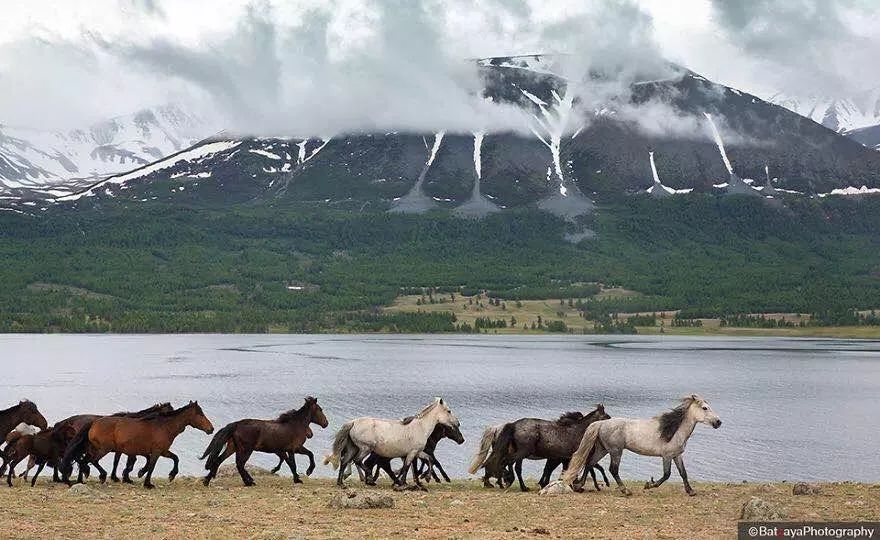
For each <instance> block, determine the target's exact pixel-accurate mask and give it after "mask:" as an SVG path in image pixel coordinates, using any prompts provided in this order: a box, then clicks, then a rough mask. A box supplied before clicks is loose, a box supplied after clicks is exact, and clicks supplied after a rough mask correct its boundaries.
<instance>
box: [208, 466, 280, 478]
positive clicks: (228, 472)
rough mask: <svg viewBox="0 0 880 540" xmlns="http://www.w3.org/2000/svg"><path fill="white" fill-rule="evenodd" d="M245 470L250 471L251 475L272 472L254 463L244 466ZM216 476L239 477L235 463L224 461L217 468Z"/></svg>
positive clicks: (263, 474) (262, 474) (264, 474)
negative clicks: (224, 462)
mask: <svg viewBox="0 0 880 540" xmlns="http://www.w3.org/2000/svg"><path fill="white" fill-rule="evenodd" d="M245 469H247V472H249V473H251V476H269V475H271V474H272V472H271V471H269V469H264V468H262V467H257V466H256V465H247V466H245ZM217 478H241V477H240V476H239V474H238V469H236V468H235V463H226V464H224V465H221V466H220V468H219V469H217Z"/></svg>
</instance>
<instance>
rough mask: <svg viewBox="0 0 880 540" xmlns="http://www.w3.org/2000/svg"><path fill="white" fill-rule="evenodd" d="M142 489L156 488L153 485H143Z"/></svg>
mask: <svg viewBox="0 0 880 540" xmlns="http://www.w3.org/2000/svg"><path fill="white" fill-rule="evenodd" d="M144 487H145V488H147V489H155V487H156V486H154V485H153V484H144Z"/></svg>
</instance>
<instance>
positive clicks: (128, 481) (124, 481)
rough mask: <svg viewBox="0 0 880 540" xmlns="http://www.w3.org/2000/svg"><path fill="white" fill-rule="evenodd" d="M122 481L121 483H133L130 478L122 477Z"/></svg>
mask: <svg viewBox="0 0 880 540" xmlns="http://www.w3.org/2000/svg"><path fill="white" fill-rule="evenodd" d="M122 483H123V484H134V481H132V479H131V478H123V479H122Z"/></svg>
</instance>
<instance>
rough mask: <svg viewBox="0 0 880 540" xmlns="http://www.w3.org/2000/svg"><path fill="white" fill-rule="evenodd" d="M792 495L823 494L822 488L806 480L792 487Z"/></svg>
mask: <svg viewBox="0 0 880 540" xmlns="http://www.w3.org/2000/svg"><path fill="white" fill-rule="evenodd" d="M791 494H792V495H821V494H822V488H820V487H819V486H817V485H814V484H807V483H806V482H798V483H797V484H795V485H794V486H793V487H792V488H791Z"/></svg>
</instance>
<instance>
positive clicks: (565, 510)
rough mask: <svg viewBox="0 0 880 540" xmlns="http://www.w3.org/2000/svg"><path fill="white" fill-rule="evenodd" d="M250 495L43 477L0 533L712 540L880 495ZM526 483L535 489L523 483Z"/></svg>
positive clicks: (184, 482)
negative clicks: (760, 514)
mask: <svg viewBox="0 0 880 540" xmlns="http://www.w3.org/2000/svg"><path fill="white" fill-rule="evenodd" d="M256 481H257V485H256V486H255V487H251V488H246V487H244V486H242V484H241V481H240V479H239V478H238V477H237V476H235V477H229V476H227V477H222V478H218V479H217V480H216V481H215V483H212V485H211V487H209V488H205V487H204V486H202V485H201V483H200V481H199V479H198V478H195V477H179V478H178V479H177V480H175V481H174V482H173V483H171V484H168V483H167V481H165V480H164V479H159V480H158V481H157V489H155V490H152V491H147V490H145V489H143V488H142V487H141V486H140V485H137V484H136V485H133V486H130V485H122V484H109V483H108V484H106V485H100V484H98V483H97V482H96V481H94V480H91V481H89V482H88V483H87V484H86V486H87V488H86V489H84V490H83V491H84V493H82V494H77V493H73V492H69V491H68V488H67V487H66V486H64V485H60V484H52V483H51V482H50V481H49V478H48V477H45V478H44V477H41V479H40V481H39V482H38V484H37V486H36V487H34V488H31V487H30V486H25V485H23V484H22V483H21V480H17V481H16V485H15V487H14V488H12V489H8V488H5V487H4V488H3V489H0V504H2V505H3V507H4V508H6V509H7V510H6V512H4V513H3V514H2V515H0V527H2V530H6V531H15V534H16V536H18V537H24V538H37V537H41V538H45V537H47V536H50V537H54V538H72V537H83V536H88V537H108V536H109V537H120V536H123V535H125V536H126V537H129V538H140V537H147V536H149V537H169V538H170V537H174V538H179V537H211V538H255V539H282V538H352V537H354V538H383V537H391V536H402V537H407V538H473V537H478V538H486V537H493V538H497V537H501V536H504V537H516V538H535V537H541V536H546V537H550V538H560V537H565V538H571V537H588V538H620V537H654V538H681V537H685V536H687V537H695V538H717V537H731V536H734V535H735V534H736V525H737V522H738V518H739V515H740V510H741V508H742V506H743V504H745V503H746V502H747V501H748V500H749V499H750V498H751V497H759V498H760V499H762V500H764V501H765V502H767V503H768V504H770V505H772V506H773V507H774V508H776V509H778V510H780V511H782V512H784V514H785V515H786V516H787V519H790V520H809V521H829V520H840V521H856V520H861V521H871V520H873V521H877V520H878V517H880V484H866V483H852V482H841V483H821V484H812V485H814V486H818V488H819V489H820V491H821V493H819V494H811V495H793V494H792V487H793V484H791V483H779V482H776V483H712V482H698V483H695V484H694V487H695V489H696V490H697V495H696V496H695V497H688V496H687V495H686V494H685V493H684V492H683V490H682V487H681V484H680V483H678V482H673V481H671V480H670V481H669V482H667V483H666V484H665V485H663V486H661V487H660V488H657V489H654V490H649V491H645V490H643V489H641V485H642V482H637V481H629V482H627V485H628V486H629V487H630V489H632V491H633V493H634V494H633V496H631V497H623V496H622V495H620V494H619V493H618V492H617V491H616V490H615V489H613V488H611V489H603V490H602V491H601V492H599V493H596V492H594V491H592V490H590V491H588V492H586V493H580V494H577V493H571V494H563V495H557V496H549V495H539V494H538V493H537V492H536V491H532V492H529V493H521V492H519V490H518V489H515V490H511V491H502V490H498V489H495V490H489V489H485V488H483V487H482V485H481V484H480V483H479V482H478V481H475V480H455V481H453V483H452V484H443V485H440V486H438V485H436V484H434V483H430V484H427V486H428V489H429V490H430V491H429V492H426V493H423V492H403V493H398V492H394V491H393V490H392V489H391V487H390V485H389V483H388V482H387V480H385V481H380V483H379V486H378V487H376V488H369V489H364V487H363V486H362V485H360V484H359V483H357V482H355V481H352V479H349V482H347V485H348V486H350V488H351V489H352V491H356V492H366V491H369V492H371V493H378V494H379V495H383V496H385V495H387V496H390V497H391V498H392V499H393V508H376V509H335V508H330V507H329V506H328V503H329V501H330V499H332V498H333V497H334V496H336V495H338V494H339V493H340V490H339V489H338V488H337V487H336V486H335V485H334V484H333V482H332V481H331V480H326V479H312V478H305V477H304V481H305V483H304V484H299V485H294V484H292V482H291V480H290V478H289V477H278V476H260V475H257V476H256ZM530 483H531V482H530Z"/></svg>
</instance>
